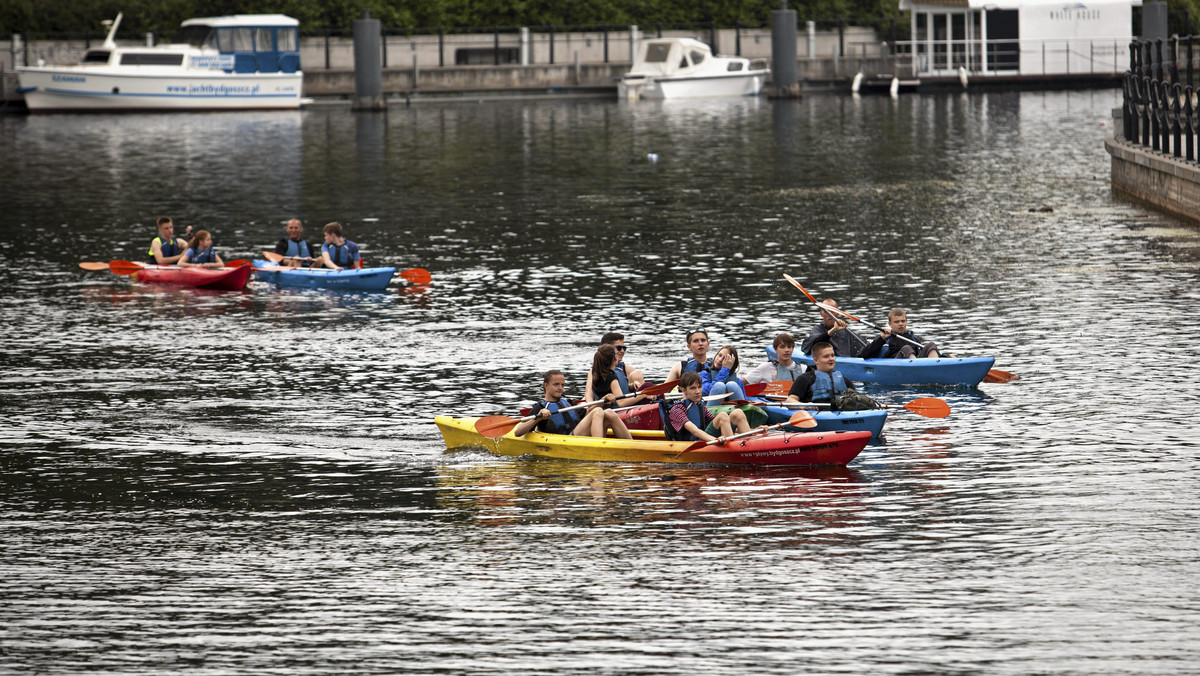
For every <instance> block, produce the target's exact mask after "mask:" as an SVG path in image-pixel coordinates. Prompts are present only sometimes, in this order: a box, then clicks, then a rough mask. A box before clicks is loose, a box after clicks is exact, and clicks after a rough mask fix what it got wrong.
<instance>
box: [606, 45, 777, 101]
mask: <svg viewBox="0 0 1200 676" xmlns="http://www.w3.org/2000/svg"><path fill="white" fill-rule="evenodd" d="M769 72H770V71H769V70H767V68H765V67H761V66H760V67H757V68H756V67H754V64H752V63H751V62H750V59H744V58H741V57H738V56H719V55H714V54H713V53H712V49H710V48H709V46H708V45H706V44H704V43H703V42H700V41H699V40H693V39H692V38H659V39H654V40H646V41H645V42H643V43H642V46H641V49H640V50H639V51H638V55H637V59H635V60H634V62H633V66H632V67H631V68H630V69H629V72H628V73H626V74H625V75H623V76H622V77H621V79H620V80H619V81H618V82H617V93H618V94H619V95H620V97H621V98H623V99H625V98H628V99H636V98H644V99H682V98H695V97H702V96H755V95H757V94H758V93H759V92H761V91H762V88H763V85H764V84H766V81H767V75H768V73H769Z"/></svg>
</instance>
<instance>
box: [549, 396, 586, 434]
mask: <svg viewBox="0 0 1200 676" xmlns="http://www.w3.org/2000/svg"><path fill="white" fill-rule="evenodd" d="M541 404H542V408H544V409H547V410H549V411H550V419H549V420H547V421H543V422H542V423H539V427H540V426H541V425H545V424H546V423H549V425H547V427H550V429H544V430H542V431H543V432H546V433H547V434H570V433H571V432H572V431H574V430H575V426H576V425H578V424H579V421H580V417H579V410H578V409H576V410H574V411H560V410H559V409H563V408H567V407H568V406H570V405H571V403H570V402H569V401H567V400H566V399H560V400H558V402H557V403H553V404H552V403H550V402H548V401H546V400H545V399H543V400H542V401H541Z"/></svg>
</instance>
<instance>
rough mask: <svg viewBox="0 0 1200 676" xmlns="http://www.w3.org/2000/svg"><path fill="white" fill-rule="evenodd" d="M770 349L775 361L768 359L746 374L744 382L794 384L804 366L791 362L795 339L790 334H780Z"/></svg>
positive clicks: (802, 371)
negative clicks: (773, 349)
mask: <svg viewBox="0 0 1200 676" xmlns="http://www.w3.org/2000/svg"><path fill="white" fill-rule="evenodd" d="M771 347H773V348H775V359H768V360H767V361H765V362H763V363H761V364H759V365H758V366H756V367H754V370H753V371H751V372H750V373H748V374H746V382H748V383H769V382H773V381H776V380H790V381H792V382H795V380H796V379H797V378H799V377H800V374H802V373H804V371H805V366H804V364H801V363H800V362H797V361H792V352H793V351H795V349H796V339H795V338H792V334H790V333H781V334H779V335H778V336H775V341H774V342H773V343H771Z"/></svg>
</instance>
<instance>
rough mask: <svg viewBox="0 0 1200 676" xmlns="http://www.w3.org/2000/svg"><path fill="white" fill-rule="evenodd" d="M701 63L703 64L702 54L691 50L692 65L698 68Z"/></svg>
mask: <svg viewBox="0 0 1200 676" xmlns="http://www.w3.org/2000/svg"><path fill="white" fill-rule="evenodd" d="M703 62H704V52H698V51H696V50H694V49H693V50H692V65H693V66H699V65H700V64H701V63H703Z"/></svg>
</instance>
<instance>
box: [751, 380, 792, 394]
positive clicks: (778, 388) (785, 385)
mask: <svg viewBox="0 0 1200 676" xmlns="http://www.w3.org/2000/svg"><path fill="white" fill-rule="evenodd" d="M791 391H792V381H790V380H773V381H771V382H769V383H767V386H766V388H765V389H763V391H762V393H763V394H767V395H771V396H775V397H781V396H782V397H786V396H787V394H788V392H791ZM746 394H750V392H749V391H747V392H746Z"/></svg>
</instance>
